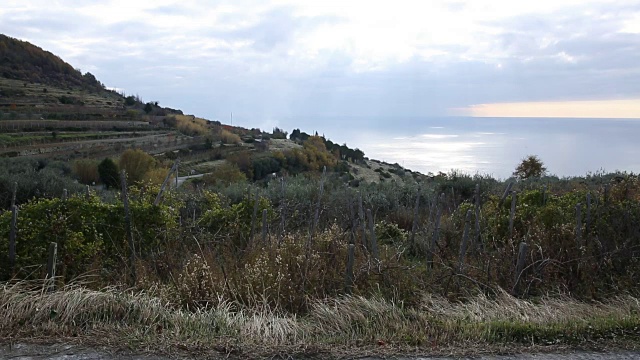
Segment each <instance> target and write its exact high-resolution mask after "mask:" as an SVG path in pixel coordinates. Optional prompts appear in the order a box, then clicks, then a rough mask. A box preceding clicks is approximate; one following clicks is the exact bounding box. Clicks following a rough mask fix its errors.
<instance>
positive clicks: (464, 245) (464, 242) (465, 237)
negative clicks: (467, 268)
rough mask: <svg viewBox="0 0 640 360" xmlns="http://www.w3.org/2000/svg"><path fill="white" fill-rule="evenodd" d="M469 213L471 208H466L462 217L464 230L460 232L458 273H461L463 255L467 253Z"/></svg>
mask: <svg viewBox="0 0 640 360" xmlns="http://www.w3.org/2000/svg"><path fill="white" fill-rule="evenodd" d="M471 213H472V212H471V209H469V210H467V215H466V216H465V217H464V231H463V232H462V243H460V254H459V256H458V273H462V271H463V270H464V256H465V254H466V253H467V246H468V241H469V227H470V225H469V223H470V222H471Z"/></svg>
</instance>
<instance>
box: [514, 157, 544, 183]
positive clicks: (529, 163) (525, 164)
mask: <svg viewBox="0 0 640 360" xmlns="http://www.w3.org/2000/svg"><path fill="white" fill-rule="evenodd" d="M546 173H547V168H546V167H545V166H544V163H543V162H542V160H540V158H538V156H536V155H528V156H526V157H525V158H524V159H522V162H521V163H520V164H519V165H518V166H517V167H516V170H515V171H514V172H513V176H515V177H517V178H518V179H529V178H538V177H541V176H544V175H545V174H546Z"/></svg>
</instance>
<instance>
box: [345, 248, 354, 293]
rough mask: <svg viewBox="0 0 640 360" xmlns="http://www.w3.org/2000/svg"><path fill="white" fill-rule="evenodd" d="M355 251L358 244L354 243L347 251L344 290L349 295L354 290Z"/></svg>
mask: <svg viewBox="0 0 640 360" xmlns="http://www.w3.org/2000/svg"><path fill="white" fill-rule="evenodd" d="M355 251H356V246H355V245H354V244H349V250H348V253H347V273H346V274H345V280H344V283H345V284H344V292H345V293H347V295H349V294H351V292H352V291H353V262H354V259H355Z"/></svg>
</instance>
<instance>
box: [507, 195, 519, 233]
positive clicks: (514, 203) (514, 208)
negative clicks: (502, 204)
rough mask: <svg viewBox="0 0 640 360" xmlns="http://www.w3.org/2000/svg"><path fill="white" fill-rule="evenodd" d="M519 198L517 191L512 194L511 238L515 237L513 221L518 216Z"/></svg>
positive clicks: (510, 214) (510, 213)
mask: <svg viewBox="0 0 640 360" xmlns="http://www.w3.org/2000/svg"><path fill="white" fill-rule="evenodd" d="M517 198H518V193H517V192H515V191H512V192H511V211H510V212H509V237H510V238H512V237H513V220H514V218H515V216H516V201H517Z"/></svg>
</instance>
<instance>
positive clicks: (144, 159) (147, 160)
mask: <svg viewBox="0 0 640 360" xmlns="http://www.w3.org/2000/svg"><path fill="white" fill-rule="evenodd" d="M118 164H119V166H120V170H124V171H125V172H126V173H127V183H129V184H133V183H137V182H140V181H141V180H142V179H143V178H144V176H145V174H146V173H147V172H148V171H150V170H151V169H153V167H154V166H155V164H156V160H155V159H154V158H153V156H151V155H149V154H147V153H146V152H144V151H142V150H140V149H136V150H132V149H129V150H126V151H125V152H123V153H122V155H120V161H119V162H118Z"/></svg>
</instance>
